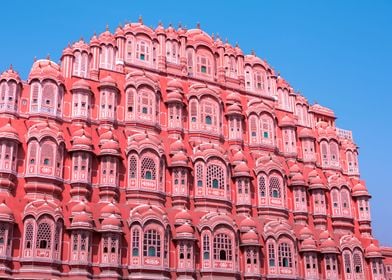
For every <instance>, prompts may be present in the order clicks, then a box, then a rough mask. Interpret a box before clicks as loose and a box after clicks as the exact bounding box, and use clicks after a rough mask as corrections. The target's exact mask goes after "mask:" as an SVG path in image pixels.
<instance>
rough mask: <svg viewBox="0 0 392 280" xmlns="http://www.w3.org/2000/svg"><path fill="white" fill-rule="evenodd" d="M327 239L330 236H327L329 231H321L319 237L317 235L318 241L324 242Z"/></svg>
mask: <svg viewBox="0 0 392 280" xmlns="http://www.w3.org/2000/svg"><path fill="white" fill-rule="evenodd" d="M329 237H330V235H329V231H328V230H324V231H322V232H321V233H320V235H319V239H320V241H323V240H326V239H328V238H329Z"/></svg>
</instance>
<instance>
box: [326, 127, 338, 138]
mask: <svg viewBox="0 0 392 280" xmlns="http://www.w3.org/2000/svg"><path fill="white" fill-rule="evenodd" d="M325 132H326V133H327V136H328V137H336V128H335V127H332V126H328V127H327V129H326V130H325Z"/></svg>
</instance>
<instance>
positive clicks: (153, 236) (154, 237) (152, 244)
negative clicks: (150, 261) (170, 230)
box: [143, 229, 161, 258]
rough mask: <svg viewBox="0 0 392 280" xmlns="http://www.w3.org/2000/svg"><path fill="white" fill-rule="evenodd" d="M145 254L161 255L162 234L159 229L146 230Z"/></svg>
mask: <svg viewBox="0 0 392 280" xmlns="http://www.w3.org/2000/svg"><path fill="white" fill-rule="evenodd" d="M143 256H145V257H158V258H159V257H160V256H161V235H160V234H159V232H158V231H156V230H153V229H150V230H147V231H145V232H144V238H143Z"/></svg>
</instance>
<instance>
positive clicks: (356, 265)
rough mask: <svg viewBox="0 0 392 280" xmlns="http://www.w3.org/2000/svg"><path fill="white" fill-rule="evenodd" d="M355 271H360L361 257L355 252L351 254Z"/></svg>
mask: <svg viewBox="0 0 392 280" xmlns="http://www.w3.org/2000/svg"><path fill="white" fill-rule="evenodd" d="M353 261H354V269H355V273H362V258H361V255H360V253H358V252H356V253H354V255H353Z"/></svg>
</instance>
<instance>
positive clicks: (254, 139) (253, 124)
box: [249, 115, 259, 143]
mask: <svg viewBox="0 0 392 280" xmlns="http://www.w3.org/2000/svg"><path fill="white" fill-rule="evenodd" d="M258 123H259V121H258V118H257V116H256V115H251V116H250V117H249V137H250V143H258V139H259V137H258Z"/></svg>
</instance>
